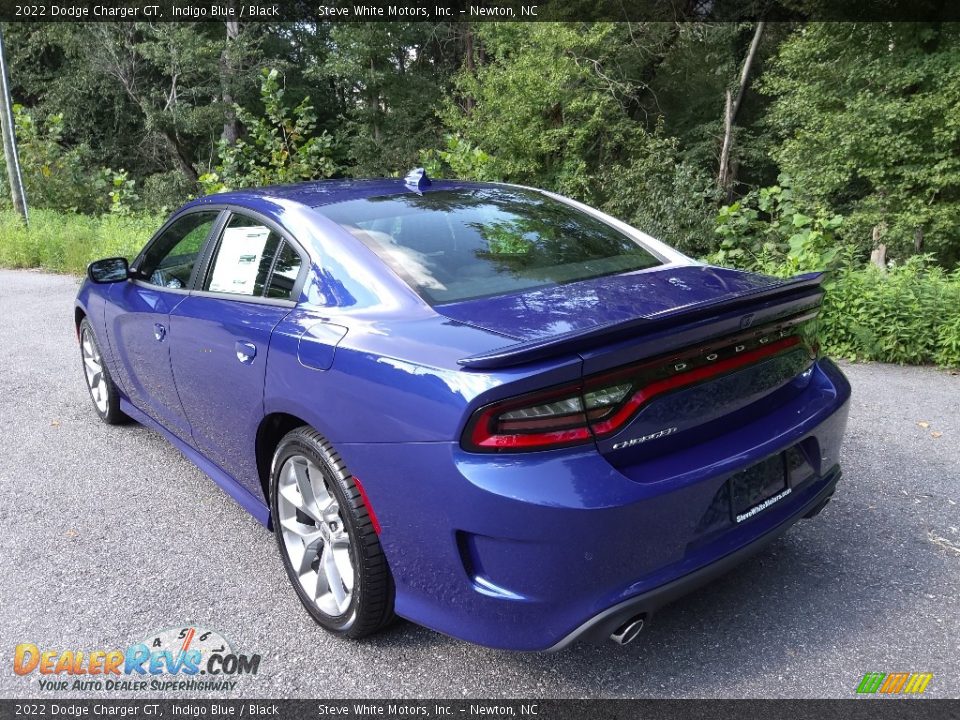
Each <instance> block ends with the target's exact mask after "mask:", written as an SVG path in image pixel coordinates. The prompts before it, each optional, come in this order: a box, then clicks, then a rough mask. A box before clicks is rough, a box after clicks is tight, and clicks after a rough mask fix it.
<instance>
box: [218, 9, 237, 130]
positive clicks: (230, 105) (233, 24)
mask: <svg viewBox="0 0 960 720" xmlns="http://www.w3.org/2000/svg"><path fill="white" fill-rule="evenodd" d="M228 6H229V7H231V8H235V7H236V3H235V2H234V0H230V2H229V3H228ZM225 25H226V26H227V40H226V42H225V43H224V46H223V51H222V52H221V53H220V88H221V99H222V101H223V135H222V137H223V139H224V140H226V141H227V143H229V144H230V145H233V144H234V143H236V142H237V138H239V137H240V121H239V120H237V113H236V110H235V109H234V104H235V101H234V97H233V86H234V82H235V80H236V74H237V70H236V65H235V60H234V58H233V52H232V50H233V45H234V44H235V43H236V41H237V37H238V36H239V35H240V23H239V21H237V20H227V22H226V23H225Z"/></svg>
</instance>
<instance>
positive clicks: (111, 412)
mask: <svg viewBox="0 0 960 720" xmlns="http://www.w3.org/2000/svg"><path fill="white" fill-rule="evenodd" d="M79 333H80V360H81V362H82V364H83V377H84V379H85V380H86V381H87V390H88V391H89V393H90V400H91V401H92V402H93V409H94V410H96V411H97V415H99V416H100V419H101V420H103V422H105V423H106V424H107V425H121V424H123V423H126V422H129V421H130V418H129V417H127V416H126V415H124V413H123V411H122V410H120V391H119V390H118V389H117V386H116V384H115V383H114V382H113V378H111V377H110V371H109V370H108V369H107V365H106V363H105V362H104V361H103V355H102V354H101V352H100V345H99V344H98V343H97V338H96V336H95V335H94V334H93V326H92V325H91V324H90V321H89V320H87V318H84V319H83V320H81V321H80V328H79Z"/></svg>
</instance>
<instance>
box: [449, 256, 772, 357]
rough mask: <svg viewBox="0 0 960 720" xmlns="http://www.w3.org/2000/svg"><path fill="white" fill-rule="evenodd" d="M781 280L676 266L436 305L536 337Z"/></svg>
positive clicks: (514, 334)
mask: <svg viewBox="0 0 960 720" xmlns="http://www.w3.org/2000/svg"><path fill="white" fill-rule="evenodd" d="M782 283H783V281H782V280H779V279H777V278H771V277H767V276H765V275H756V274H754V273H746V272H740V271H737V270H728V269H725V268H716V267H709V266H705V265H673V266H666V267H658V268H653V269H650V270H643V271H639V272H635V273H625V274H622V275H610V276H606V277H601V278H594V279H591V280H582V281H579V282H575V283H569V284H564V285H555V286H553V287H548V288H541V289H537V290H531V291H528V292H523V293H515V294H511V295H501V296H498V297H486V298H477V299H474V300H467V301H464V302H459V303H451V304H447V305H439V306H436V307H435V310H436V311H437V312H438V313H440V314H441V315H443V316H445V317H448V318H450V319H452V320H457V321H459V322H462V323H466V324H468V325H473V326H475V327H480V328H483V329H485V330H491V331H493V332H496V333H499V334H501V335H505V336H507V337H510V338H513V339H516V340H520V341H536V340H546V339H550V338H554V337H557V336H561V335H565V334H567V333H580V332H583V331H585V330H590V329H593V328H598V327H601V326H608V325H613V324H618V323H622V322H626V321H631V320H636V319H637V318H643V317H653V316H657V315H660V314H663V313H665V312H669V311H672V310H676V309H678V308H682V307H690V306H693V305H697V304H702V303H711V302H716V301H718V300H724V299H729V298H735V297H738V296H741V295H744V294H750V293H753V292H756V291H758V290H764V289H768V288H771V287H775V286H777V285H779V284H782Z"/></svg>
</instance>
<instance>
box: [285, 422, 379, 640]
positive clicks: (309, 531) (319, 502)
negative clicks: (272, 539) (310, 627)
mask: <svg viewBox="0 0 960 720" xmlns="http://www.w3.org/2000/svg"><path fill="white" fill-rule="evenodd" d="M270 500H271V503H270V511H271V515H272V518H273V529H274V534H275V535H276V538H277V545H278V546H279V548H280V556H281V558H282V559H283V566H284V568H285V569H286V571H287V576H288V577H289V578H290V583H291V584H292V585H293V587H294V590H295V591H296V593H297V597H299V598H300V602H301V603H303V606H304V607H305V608H306V609H307V612H309V613H310V615H311V617H313V619H314V620H316V622H317V623H318V624H320V625H321V626H322V627H324V628H325V629H327V630H329V631H330V632H332V633H334V634H337V635H341V636H344V637H349V638H353V639H358V638H362V637H366V636H368V635H371V634H373V633H375V632H377V631H378V630H380V629H381V628H383V627H385V626H387V625H388V624H390V622H392V620H393V618H394V615H393V597H394V588H393V578H392V576H391V575H390V568H389V567H388V566H387V560H386V557H384V554H383V548H381V546H380V541H379V539H378V538H377V534H376V532H375V531H374V529H373V522H372V521H371V519H370V515H369V513H368V512H367V508H366V506H365V505H364V503H363V500H362V498H361V496H360V491H359V490H358V489H357V486H356V483H355V482H354V481H353V476H352V475H351V474H350V473H349V471H348V470H347V468H346V465H345V464H344V462H343V460H342V459H341V458H340V456H339V455H338V454H337V452H336V450H334V449H333V447H332V446H331V445H330V443H328V442H327V441H326V440H325V439H324V438H323V437H322V436H321V435H319V434H318V433H316V432H314V431H313V430H311V429H310V428H307V427H301V428H297V429H296V430H293V431H291V432H289V433H287V435H285V436H284V438H283V439H282V440H281V441H280V445H279V446H278V447H277V451H276V453H275V454H274V457H273V465H272V473H271V486H270Z"/></svg>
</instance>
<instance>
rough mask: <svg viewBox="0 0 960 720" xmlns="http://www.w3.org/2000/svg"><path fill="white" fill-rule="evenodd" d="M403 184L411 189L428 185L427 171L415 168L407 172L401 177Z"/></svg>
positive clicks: (419, 188) (420, 188) (418, 188)
mask: <svg viewBox="0 0 960 720" xmlns="http://www.w3.org/2000/svg"><path fill="white" fill-rule="evenodd" d="M403 184H404V185H406V186H407V187H408V188H411V189H412V190H424V189H425V188H428V187H430V178H428V177H427V171H426V170H424V169H423V168H415V169H413V170H411V171H410V172H408V173H407V176H406V177H405V178H404V179H403Z"/></svg>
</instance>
